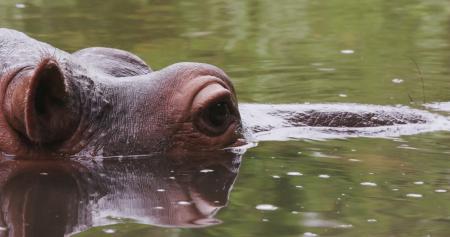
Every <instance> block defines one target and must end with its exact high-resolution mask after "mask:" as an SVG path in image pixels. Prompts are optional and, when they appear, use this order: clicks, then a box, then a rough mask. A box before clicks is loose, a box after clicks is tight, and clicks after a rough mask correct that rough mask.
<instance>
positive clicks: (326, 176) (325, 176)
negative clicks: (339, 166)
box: [319, 174, 331, 179]
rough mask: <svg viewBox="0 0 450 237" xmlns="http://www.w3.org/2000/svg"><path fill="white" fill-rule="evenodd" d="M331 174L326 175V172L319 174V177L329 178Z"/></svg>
mask: <svg viewBox="0 0 450 237" xmlns="http://www.w3.org/2000/svg"><path fill="white" fill-rule="evenodd" d="M330 177H331V176H329V175H327V174H319V178H321V179H329V178H330Z"/></svg>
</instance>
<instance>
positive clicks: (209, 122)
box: [195, 100, 236, 136]
mask: <svg viewBox="0 0 450 237" xmlns="http://www.w3.org/2000/svg"><path fill="white" fill-rule="evenodd" d="M233 111H234V110H233V106H232V104H231V101H228V100H219V101H216V102H213V103H210V104H209V105H208V106H206V108H205V109H203V110H202V111H201V112H200V116H198V117H197V121H196V123H195V125H196V127H197V128H198V129H199V130H200V131H202V132H204V133H205V134H207V135H210V136H218V135H221V134H223V133H224V132H225V131H226V130H227V129H228V127H229V126H230V124H231V123H233V122H234V121H235V117H236V116H235V115H234V112H233Z"/></svg>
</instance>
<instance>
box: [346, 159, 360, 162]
mask: <svg viewBox="0 0 450 237" xmlns="http://www.w3.org/2000/svg"><path fill="white" fill-rule="evenodd" d="M348 161H351V162H361V160H358V159H348Z"/></svg>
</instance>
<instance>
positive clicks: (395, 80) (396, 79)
mask: <svg viewBox="0 0 450 237" xmlns="http://www.w3.org/2000/svg"><path fill="white" fill-rule="evenodd" d="M392 82H393V83H395V84H400V83H403V79H400V78H394V79H392Z"/></svg>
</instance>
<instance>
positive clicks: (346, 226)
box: [337, 224, 353, 229]
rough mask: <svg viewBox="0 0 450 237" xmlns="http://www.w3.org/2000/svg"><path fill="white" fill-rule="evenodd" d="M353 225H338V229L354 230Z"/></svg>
mask: <svg viewBox="0 0 450 237" xmlns="http://www.w3.org/2000/svg"><path fill="white" fill-rule="evenodd" d="M352 227H353V225H352V224H341V225H338V226H337V228H343V229H348V228H352Z"/></svg>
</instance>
